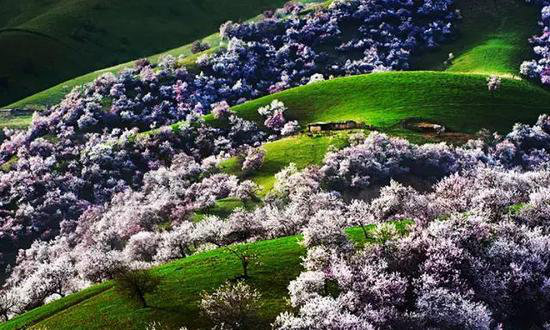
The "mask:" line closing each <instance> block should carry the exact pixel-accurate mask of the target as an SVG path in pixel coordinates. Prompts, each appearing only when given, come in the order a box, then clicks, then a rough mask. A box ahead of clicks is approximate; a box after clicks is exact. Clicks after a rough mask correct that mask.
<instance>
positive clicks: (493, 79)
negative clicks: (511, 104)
mask: <svg viewBox="0 0 550 330" xmlns="http://www.w3.org/2000/svg"><path fill="white" fill-rule="evenodd" d="M501 84H502V80H501V79H500V77H499V76H490V77H489V78H487V88H488V89H489V92H491V93H494V92H496V91H497V90H499V89H500V86H501Z"/></svg>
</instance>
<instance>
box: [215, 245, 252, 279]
mask: <svg viewBox="0 0 550 330" xmlns="http://www.w3.org/2000/svg"><path fill="white" fill-rule="evenodd" d="M224 249H225V251H226V252H228V253H230V254H232V255H234V256H235V257H237V258H238V259H239V261H240V262H241V266H242V268H243V273H242V275H240V276H238V277H237V278H242V279H247V278H248V266H250V264H258V263H259V260H258V255H257V254H256V253H255V252H254V251H252V250H251V248H250V245H249V244H243V243H237V244H231V245H228V246H226V247H224Z"/></svg>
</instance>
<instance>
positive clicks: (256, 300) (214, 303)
mask: <svg viewBox="0 0 550 330" xmlns="http://www.w3.org/2000/svg"><path fill="white" fill-rule="evenodd" d="M201 296H202V300H201V303H200V308H201V311H202V312H203V313H204V314H205V315H206V316H207V317H208V318H209V319H210V320H211V321H212V322H213V323H214V324H216V325H217V326H219V327H220V328H222V329H253V328H254V327H255V319H256V317H257V315H256V313H257V311H258V310H259V309H260V307H261V302H260V299H261V295H260V293H259V292H258V291H257V290H255V289H253V288H251V287H250V286H249V285H248V284H246V283H245V282H243V281H238V282H236V283H231V282H227V283H225V284H224V285H222V286H221V287H219V288H218V289H217V290H216V291H214V292H212V293H208V292H203V293H202V295H201Z"/></svg>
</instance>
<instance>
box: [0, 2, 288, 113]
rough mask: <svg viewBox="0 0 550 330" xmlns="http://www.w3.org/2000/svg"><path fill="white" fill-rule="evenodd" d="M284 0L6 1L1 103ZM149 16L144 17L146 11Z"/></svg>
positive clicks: (1, 27) (1, 24)
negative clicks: (235, 0)
mask: <svg viewBox="0 0 550 330" xmlns="http://www.w3.org/2000/svg"><path fill="white" fill-rule="evenodd" d="M283 3H284V1H282V0H259V1H249V0H244V1H238V2H234V1H226V0H222V1H212V0H200V1H197V0H178V1H169V0H161V1H155V2H151V1H146V0H138V1H129V0H123V1H104V0H92V1H82V0H62V1H38V0H21V1H12V0H2V1H0V49H2V61H1V63H0V106H5V105H8V104H10V103H12V102H14V101H17V100H20V99H21V98H23V97H26V96H29V95H32V94H34V93H37V92H39V91H41V90H43V89H47V88H49V87H52V86H54V85H56V84H59V83H61V82H63V81H66V80H67V79H71V78H74V77H77V76H80V75H82V74H85V73H88V72H90V71H94V70H98V69H102V68H105V67H108V66H111V65H115V64H119V63H124V62H127V61H129V60H134V59H137V58H140V57H145V56H150V55H152V54H155V53H160V52H163V51H165V50H168V49H172V48H175V47H179V46H181V45H183V44H187V43H190V42H192V41H194V40H196V39H199V38H202V37H205V36H207V35H209V34H211V33H213V32H215V31H217V29H218V27H219V25H220V24H221V23H223V22H225V21H227V20H237V21H238V20H244V19H248V18H250V17H252V16H255V15H257V14H259V13H261V11H262V10H265V9H269V8H277V7H280V6H281V5H282V4H283ZM144 18H145V19H144Z"/></svg>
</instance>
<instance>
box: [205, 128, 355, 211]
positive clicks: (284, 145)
mask: <svg viewBox="0 0 550 330" xmlns="http://www.w3.org/2000/svg"><path fill="white" fill-rule="evenodd" d="M347 144H348V140H347V132H341V133H338V134H326V135H315V136H307V135H305V134H300V135H296V136H291V137H287V138H284V139H281V140H277V141H273V142H269V143H266V144H264V145H263V146H262V148H263V149H264V150H265V151H266V157H265V160H264V163H263V165H262V167H261V168H259V169H258V170H257V171H254V172H252V173H250V174H248V175H243V173H242V171H241V166H242V164H241V163H240V162H239V160H238V159H237V158H231V159H228V160H227V161H225V162H222V164H220V168H221V169H222V170H223V171H224V172H227V173H230V174H234V175H237V176H239V177H241V178H243V179H250V180H252V181H254V182H255V183H256V184H258V185H259V186H260V188H261V191H260V192H259V193H260V195H265V194H267V193H268V192H269V191H270V190H271V188H273V185H274V184H275V174H277V173H278V172H279V171H281V170H282V169H283V168H285V167H287V166H288V165H289V164H290V163H294V164H295V165H296V168H298V169H304V168H305V167H307V166H309V165H319V164H321V163H322V161H323V159H324V157H325V154H326V153H327V151H328V149H329V147H331V146H332V147H335V148H342V147H345V146H346V145H347ZM209 214H212V212H210V213H209Z"/></svg>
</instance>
